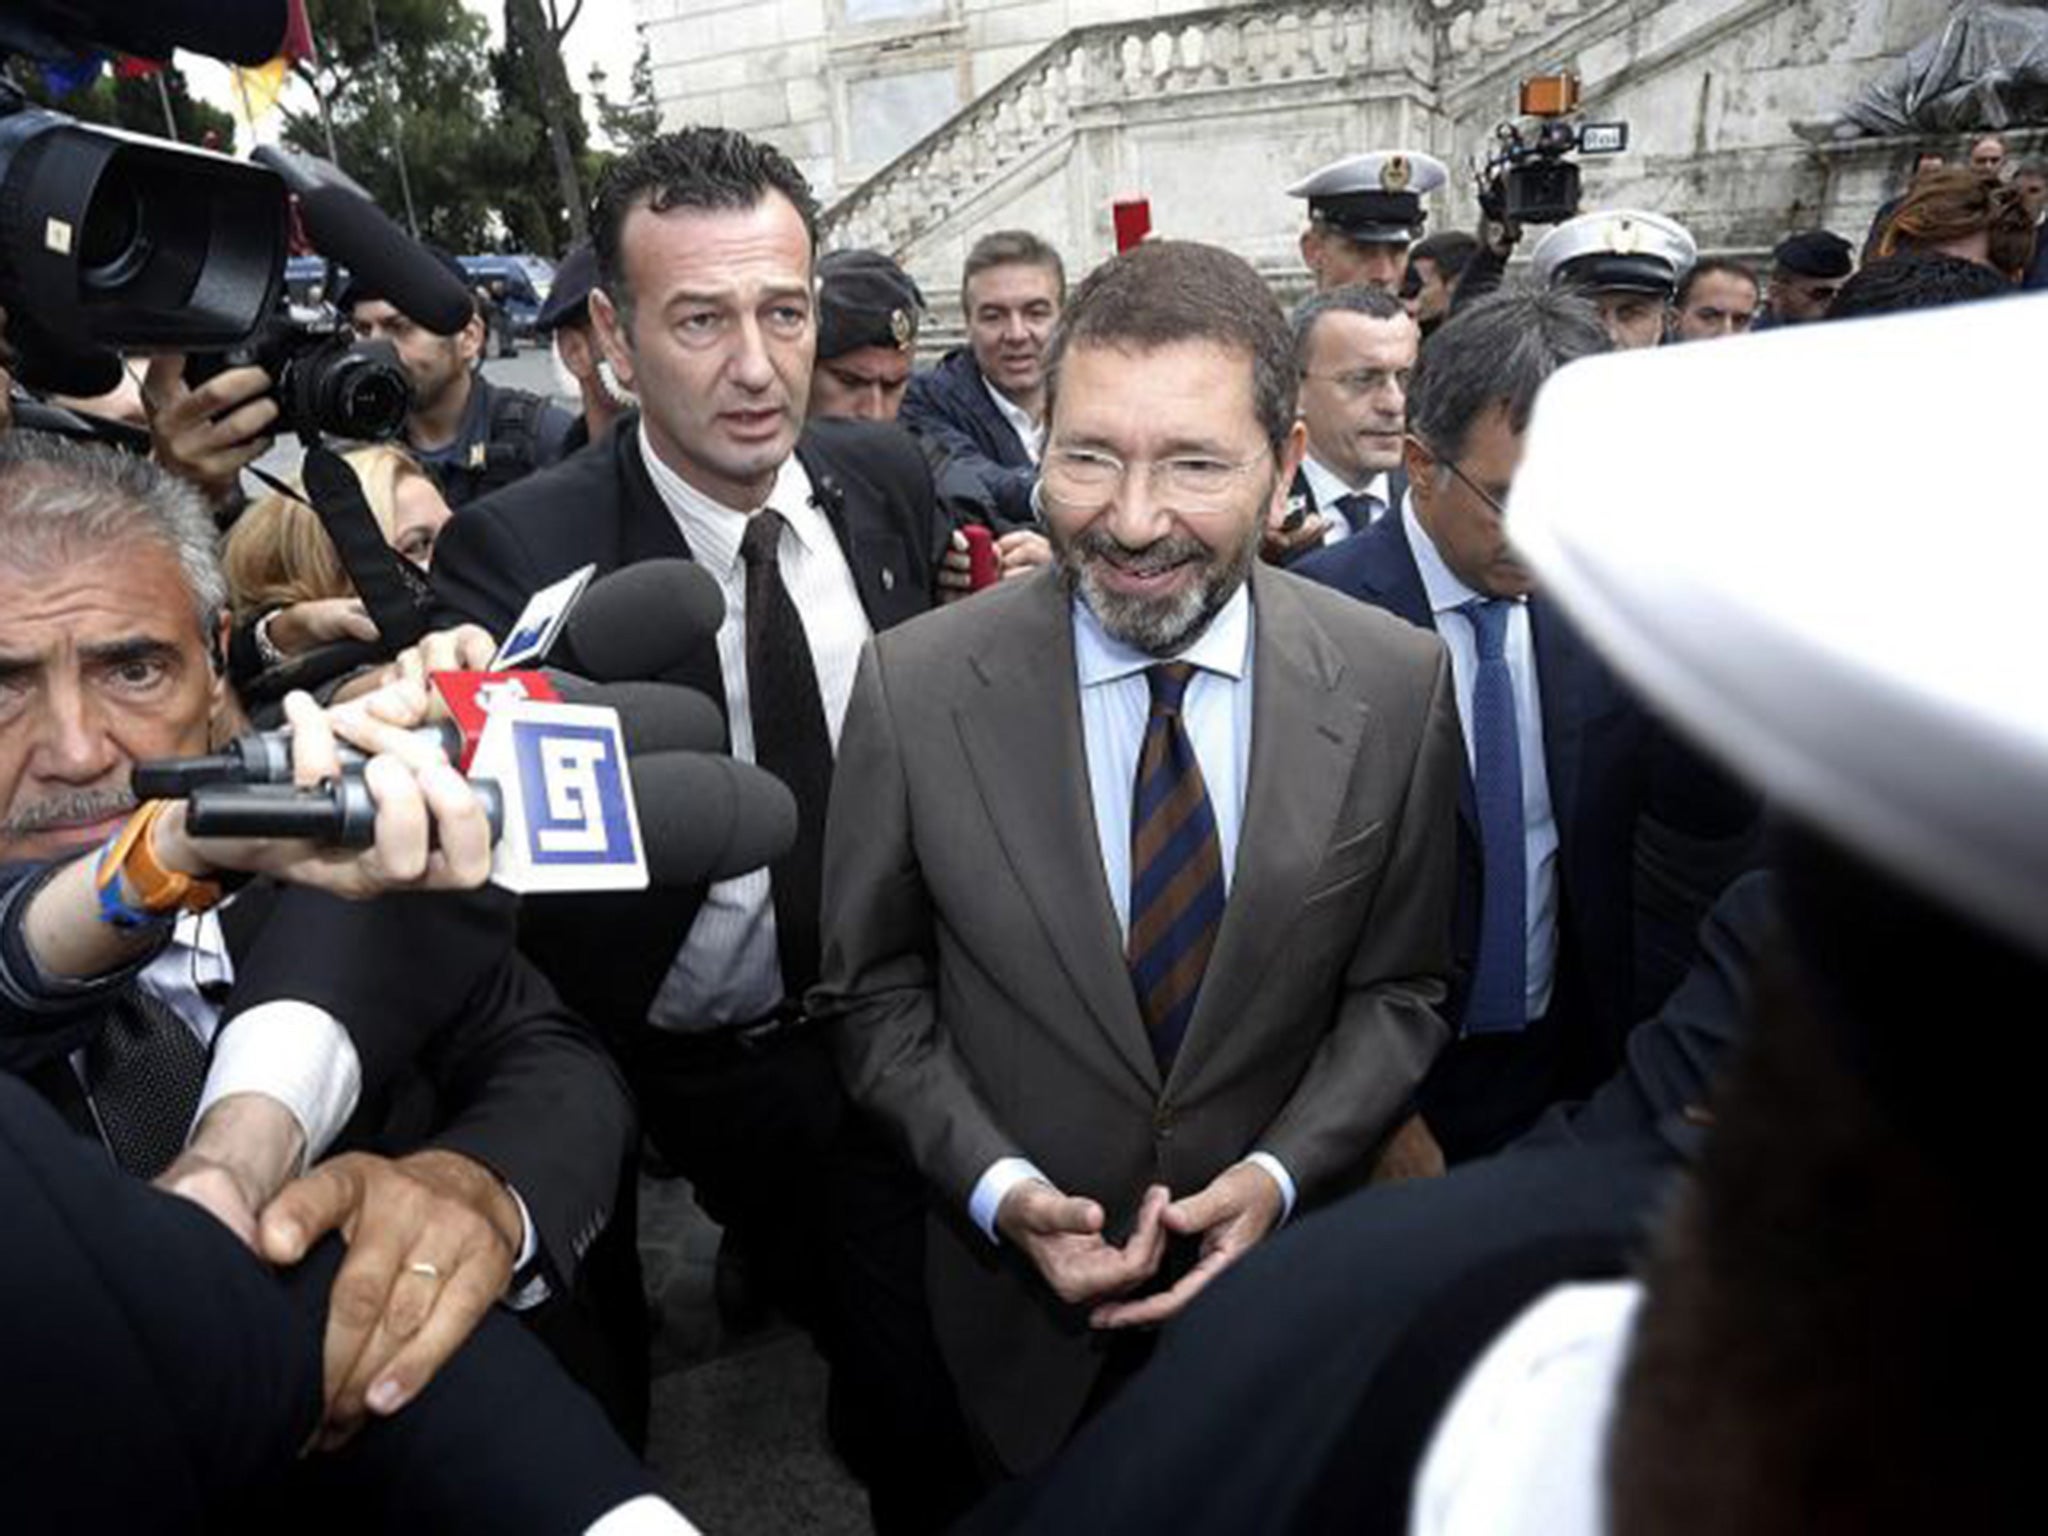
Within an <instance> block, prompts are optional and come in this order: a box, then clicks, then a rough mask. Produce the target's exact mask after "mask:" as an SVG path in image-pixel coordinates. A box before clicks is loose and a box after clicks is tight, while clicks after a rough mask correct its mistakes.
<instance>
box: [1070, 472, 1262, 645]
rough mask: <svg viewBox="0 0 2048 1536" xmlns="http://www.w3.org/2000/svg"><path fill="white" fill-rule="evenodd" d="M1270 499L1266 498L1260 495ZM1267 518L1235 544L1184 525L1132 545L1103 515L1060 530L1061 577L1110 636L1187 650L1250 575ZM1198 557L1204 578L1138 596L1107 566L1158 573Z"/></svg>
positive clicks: (1253, 524) (1255, 521) (1126, 641)
mask: <svg viewBox="0 0 2048 1536" xmlns="http://www.w3.org/2000/svg"><path fill="white" fill-rule="evenodd" d="M1259 504H1260V506H1262V507H1263V506H1264V504H1265V502H1264V499H1262V500H1261V501H1260V503H1259ZM1260 532H1261V519H1259V518H1258V517H1253V518H1252V519H1251V520H1250V523H1249V525H1248V527H1247V530H1246V533H1245V537H1244V538H1243V539H1242V540H1240V541H1239V542H1238V543H1237V544H1236V545H1234V546H1231V547H1228V548H1224V549H1212V548H1210V547H1209V546H1208V545H1207V544H1204V543H1203V542H1202V541H1201V540H1200V539H1197V538H1195V537H1193V536H1192V535H1190V534H1185V533H1173V534H1168V535H1167V536H1166V537H1164V538H1162V539H1155V540H1154V541H1153V542H1152V543H1150V544H1148V545H1146V546H1145V547H1144V548H1143V549H1126V548H1125V547H1124V546H1123V545H1122V544H1120V543H1118V542H1117V540H1116V538H1115V537H1114V536H1113V535H1112V534H1111V533H1110V532H1109V530H1108V529H1107V528H1106V527H1104V526H1103V522H1102V520H1101V519H1100V518H1098V519H1096V520H1095V521H1094V522H1092V523H1090V524H1089V525H1088V526H1087V527H1085V528H1083V529H1081V530H1080V531H1079V532H1078V533H1075V534H1073V535H1072V536H1071V537H1066V538H1061V537H1058V536H1055V537H1054V539H1053V541H1052V544H1053V552H1054V554H1055V555H1056V556H1057V557H1058V560H1059V572H1060V584H1061V585H1062V586H1063V587H1064V588H1065V589H1066V591H1067V594H1068V596H1070V597H1072V596H1075V595H1078V596H1079V597H1080V599H1081V601H1082V602H1084V603H1086V604H1087V605H1088V611H1089V612H1090V613H1092V614H1094V615H1095V618H1096V621H1097V622H1098V623H1100V624H1101V625H1102V628H1103V631H1104V632H1105V633H1106V634H1108V635H1109V636H1110V638H1111V639H1113V640H1117V641H1120V642H1121V643H1123V644H1125V645H1128V646H1130V647H1132V648H1133V649H1134V650H1140V651H1143V652H1145V654H1146V655H1148V656H1159V657H1167V656H1173V655H1175V654H1177V653H1178V652H1180V651H1182V650H1185V649H1186V648H1187V646H1188V645H1189V644H1191V643H1192V642H1193V641H1194V640H1195V639H1197V638H1198V637H1199V636H1200V635H1201V633H1202V631H1203V630H1205V629H1207V628H1208V627H1209V621H1210V620H1211V619H1213V618H1215V617H1216V615H1217V614H1218V613H1220V612H1221V611H1222V610H1223V605H1224V604H1225V603H1227V602H1229V601H1230V599H1231V598H1232V597H1233V596H1234V595H1236V592H1237V589H1238V588H1239V587H1241V586H1243V585H1244V583H1245V579H1246V578H1247V577H1248V576H1250V574H1251V569H1252V566H1253V564H1254V563H1255V562H1256V561H1257V560H1258V558H1259V534H1260ZM1195 561H1200V562H1201V563H1202V573H1201V579H1200V580H1199V581H1196V582H1193V583H1191V584H1190V585H1188V586H1187V587H1185V588H1183V589H1182V590H1180V591H1178V592H1174V593H1170V594H1168V595H1166V596H1163V597H1152V598H1148V597H1136V596H1133V595H1131V594H1129V593H1125V592H1118V591H1115V590H1114V589H1112V588H1111V587H1110V586H1109V584H1108V583H1107V582H1105V581H1104V580H1103V579H1102V567H1103V566H1104V565H1105V564H1108V565H1114V566H1116V567H1117V568H1119V569H1120V570H1123V571H1127V572H1130V573H1133V574H1136V575H1156V574H1158V573H1159V572H1161V571H1168V570H1171V569H1173V568H1174V567H1175V566H1177V565H1183V564H1188V563H1192V562H1195Z"/></svg>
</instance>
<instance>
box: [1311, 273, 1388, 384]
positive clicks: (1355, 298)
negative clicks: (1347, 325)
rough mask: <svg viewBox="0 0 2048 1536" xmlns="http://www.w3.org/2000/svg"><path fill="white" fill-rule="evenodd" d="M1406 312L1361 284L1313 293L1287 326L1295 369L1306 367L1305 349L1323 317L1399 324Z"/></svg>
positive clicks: (1374, 289)
mask: <svg viewBox="0 0 2048 1536" xmlns="http://www.w3.org/2000/svg"><path fill="white" fill-rule="evenodd" d="M1407 313H1408V308H1407V306H1406V305H1404V304H1403V303H1402V302H1401V301H1400V300H1399V299H1397V298H1395V297H1394V296H1393V295H1392V294H1391V293H1387V292H1385V291H1384V290H1382V289H1378V288H1369V287H1367V286H1366V285H1365V284H1364V283H1346V284H1345V285H1344V286H1343V287H1341V288H1326V289H1324V290H1323V291H1322V292H1321V293H1312V294H1310V295H1309V296H1308V297H1307V298H1305V299H1303V300H1302V301H1301V302H1300V303H1299V304H1297V305H1295V306H1294V314H1293V315H1292V316H1291V317H1290V318H1289V320H1288V324H1289V325H1290V326H1291V327H1292V328H1293V331H1294V367H1295V371H1296V372H1297V373H1298V372H1300V371H1301V370H1302V369H1304V368H1306V367H1307V366H1308V346H1309V343H1310V342H1311V341H1312V340H1314V339H1315V334H1316V322H1317V321H1318V320H1320V319H1322V318H1323V316H1325V315H1335V314H1345V315H1364V316H1365V317H1366V318H1367V319H1368V320H1399V319H1401V318H1402V317H1404V316H1405V315H1406V314H1407Z"/></svg>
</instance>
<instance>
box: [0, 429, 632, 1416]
mask: <svg viewBox="0 0 2048 1536" xmlns="http://www.w3.org/2000/svg"><path fill="white" fill-rule="evenodd" d="M212 543H213V534H212V528H211V526H210V524H209V522H208V520H207V518H206V516H205V514H204V512H203V510H202V509H201V507H200V505H199V502H198V498H197V497H196V496H195V495H194V494H193V492H192V491H191V490H190V489H189V488H188V487H185V486H182V485H180V484H179V483H178V482H177V481H175V480H174V479H173V478H171V477H170V476H168V475H166V474H164V473H163V472H162V471H160V470H159V469H157V468H155V467H153V466H151V465H150V464H148V463H147V462H145V461H143V460H140V459H136V458H131V457H129V456H126V455H123V454H120V453H117V452H115V451H113V450H110V449H105V448H99V447H85V446H81V445H78V444H74V443H69V442H65V441H62V440H58V439H55V438H50V437H46V436H43V435H41V434H34V433H25V432H13V433H9V434H7V435H6V436H5V437H0V1069H4V1070H6V1071H8V1072H12V1073H15V1074H18V1075H20V1076H22V1077H23V1078H24V1079H25V1080H27V1081H29V1082H30V1083H31V1084H32V1085H33V1086H35V1087H36V1088H37V1089H38V1090H39V1091H40V1092H42V1093H43V1095H44V1096H45V1097H46V1098H48V1099H49V1100H50V1102H51V1103H52V1104H53V1105H54V1106H55V1107H56V1108H57V1109H58V1110H59V1111H60V1113H62V1114H64V1116H65V1117H66V1118H67V1119H69V1120H70V1121H71V1123H72V1124H73V1126H74V1128H75V1129H78V1130H79V1131H80V1132H82V1133H84V1134H87V1135H90V1136H94V1137H96V1138H98V1139H99V1140H101V1141H103V1142H104V1143H105V1144H106V1146H107V1148H108V1150H109V1151H110V1152H111V1153H112V1154H113V1156H114V1158H115V1160H116V1161H117V1163H118V1164H119V1165H120V1166H121V1167H123V1168H124V1169H125V1170H127V1171H129V1172H131V1173H133V1174H135V1175H136V1176H138V1177H143V1178H152V1179H155V1180H157V1181H158V1183H159V1184H160V1186H161V1187H163V1188H165V1189H168V1190H170V1191H172V1192H173V1193H176V1194H179V1195H182V1196H184V1197H186V1198H188V1199H190V1200H192V1201H194V1202H195V1203H197V1204H199V1205H201V1206H202V1207H204V1208H205V1209H206V1210H208V1211H209V1212H210V1213H212V1214H213V1215H214V1216H216V1217H217V1218H218V1219H219V1220H220V1221H221V1222H222V1223H223V1224H224V1225H226V1226H227V1227H228V1228H229V1230H231V1231H232V1232H233V1233H234V1234H235V1235H236V1236H237V1237H238V1238H240V1239H241V1240H242V1241H243V1242H244V1243H245V1244H246V1245H248V1246H249V1247H250V1248H251V1249H252V1250H253V1251H255V1252H256V1253H258V1254H259V1255H260V1256H261V1257H263V1258H265V1259H267V1260H268V1261H270V1262H272V1263H275V1264H286V1265H289V1264H294V1263H296V1262H297V1261H298V1260H299V1259H300V1258H301V1257H302V1256H303V1255H304V1254H305V1253H306V1252H307V1250H308V1248H309V1247H310V1246H311V1245H312V1244H313V1243H314V1242H315V1241H317V1240H318V1238H319V1237H320V1236H321V1235H323V1234H324V1233H326V1232H329V1231H341V1232H343V1233H344V1234H345V1235H346V1237H347V1241H348V1244H349V1256H348V1260H347V1262H346V1263H345V1265H344V1266H343V1270H342V1273H341V1276H340V1279H339V1280H338V1282H337V1288H336V1294H335V1301H334V1305H333V1309H332V1311H331V1313H330V1315H329V1318H328V1324H327V1353H328V1359H329V1362H330V1365H331V1366H332V1369H331V1370H330V1372H329V1388H330V1391H329V1395H328V1398H327V1402H326V1416H327V1428H328V1433H329V1435H330V1437H339V1436H345V1435H346V1434H348V1433H349V1432H350V1431H351V1430H352V1429H353V1428H354V1426H355V1425H356V1424H358V1423H359V1422H361V1420H362V1418H363V1417H364V1415H365V1414H366V1413H367V1414H375V1415H380V1416H381V1415H388V1414H390V1413H393V1412H395V1411H397V1410H398V1409H399V1408H400V1407H401V1406H403V1405H404V1404H405V1403H407V1402H409V1401H411V1400H412V1399H413V1398H414V1397H415V1396H416V1395H417V1394H418V1392H419V1391H420V1389H421V1388H422V1387H423V1386H424V1385H425V1384H426V1382H427V1381H428V1380H429V1379H430V1378H431V1377H432V1375H433V1373H434V1372H435V1370H436V1369H438V1367H439V1366H440V1364H441V1363H442V1362H443V1361H444V1360H445V1359H446V1358H447V1357H448V1355H449V1353H450V1352H451V1351H452V1350H453V1349H454V1348H455V1347H456V1346H457V1345H458V1344H460V1343H461V1341H462V1340H463V1339H464V1338H465V1337H466V1336H467V1335H468V1334H469V1332H470V1331H471V1330H472V1329H473V1328H474V1327H475V1326H476V1324H477V1322H478V1320H479V1319H480V1318H481V1317H482V1316H483V1314H484V1313H485V1312H486V1311H487V1310H488V1309H489V1308H490V1307H491V1306H492V1305H493V1304H494V1303H496V1302H498V1301H500V1300H505V1299H508V1298H510V1299H511V1300H512V1302H513V1304H514V1305H526V1304H533V1303H537V1302H539V1301H542V1300H545V1299H548V1298H560V1297H563V1296H565V1295H567V1294H568V1293H569V1292H570V1291H571V1290H572V1289H573V1288H574V1286H575V1284H576V1281H577V1278H578V1268H579V1264H580V1261H581V1259H582V1257H583V1255H584V1253H585V1252H586V1251H587V1250H588V1248H589V1246H590V1244H591V1242H592V1240H593V1239H594V1237H595V1235H596V1234H597V1233H598V1232H599V1231H601V1230H602V1229H603V1227H604V1226H605V1224H606V1222H607V1220H608V1217H609V1211H610V1210H611V1209H612V1208H613V1206H614V1205H615V1203H616V1200H617V1194H618V1190H619V1187H620V1180H621V1177H622V1174H623V1171H624V1169H625V1166H626V1158H627V1155H628V1151H629V1149H630V1143H631V1135H632V1130H631V1126H632V1117H631V1112H630V1109H629V1107H628V1105H627V1103H626V1100H625V1097H624V1094H623V1090H622V1088H621V1086H620V1084H619V1081H618V1078H617V1076H616V1073H615V1072H614V1071H613V1069H612V1068H611V1066H610V1064H609V1063H608V1061H607V1060H606V1059H605V1057H604V1056H603V1054H602V1052H601V1051H600V1050H599V1049H598V1048H597V1047H596V1046H595V1044H594V1043H593V1042H591V1041H590V1040H589V1039H588V1038H587V1036H586V1034H585V1032H584V1030H583V1029H582V1027H581V1025H580V1024H579V1023H578V1022H577V1021H576V1020H575V1019H574V1018H573V1017H572V1016H571V1015H569V1014H568V1013H567V1012H566V1011H565V1010H564V1009H563V1008H562V1006H561V1004H560V1003H559V1002H558V1001H557V1000H556V998H555V996H554V994H553V992H552V991H551V989H549V988H548V986H547V985H546V983H545V982H543V981H542V980H541V979H540V977H539V976H538V975H537V974H536V973H535V972H533V971H532V970H531V969H529V968H528V967H526V966H525V965H524V963H523V962H521V961H519V960H518V959H517V958H516V957H515V956H514V954H513V952H512V947H511V946H512V937H513V935H512V927H511V913H510V911H509V909H508V905H507V904H506V903H504V902H503V901H501V900H500V899H498V898H497V897H496V896H495V895H491V896H485V895H478V896H473V897H466V898H459V899H458V898H456V897H454V896H452V895H434V896H428V895H426V894H410V893H415V892H417V893H426V892H454V891H458V890H466V889H470V888H473V887H476V886H477V885H479V884H480V883H481V882H482V881H483V880H484V879H485V878H486V877H487V875H488V873H489V870H490V866H491V857H492V855H491V831H490V827H489V824H488V822H487V820H486V818H485V815H484V812H483V809H482V806H481V803H480V801H479V799H478V797H477V796H476V795H475V794H474V793H473V792H472V791H471V790H470V789H469V788H468V787H467V786H466V785H465V783H464V782H463V780H462V779H461V777H460V776H459V775H458V774H457V773H456V772H455V770H454V769H453V768H451V767H450V766H449V764H448V763H447V761H446V759H445V758H444V757H443V756H442V755H441V753H440V751H439V750H438V748H430V747H423V746H422V745H421V743H420V742H418V741H416V740H415V739H413V738H412V737H410V736H408V735H407V734H406V733H405V731H404V730H403V729H402V728H404V727H409V726H411V725H414V724H417V723H419V722H420V721H421V720H422V719H423V718H424V716H425V712H426V694H425V691H424V689H423V688H421V687H420V686H419V684H418V683H417V682H416V681H411V682H404V683H401V684H399V685H397V686H395V687H394V688H392V689H389V690H385V691H383V692H381V693H379V694H378V695H376V696H375V697H372V698H366V699H364V700H362V701H361V702H360V703H358V704H357V705H355V706H352V707H350V708H348V709H344V710H338V711H335V712H333V713H331V714H329V713H325V712H322V711H321V710H319V709H318V708H316V707H315V706H313V705H312V703H311V702H310V700H308V699H306V698H305V697H304V696H302V695H294V696H293V697H292V698H290V699H289V700H288V701H287V715H288V717H289V719H290V722H291V725H292V727H293V740H292V750H293V754H294V770H295V777H296V780H297V782H299V783H301V784H312V783H316V782H320V781H323V780H327V779H331V778H333V777H335V776H337V775H338V774H339V773H340V771H341V770H340V763H339V759H338V756H337V753H336V747H335V742H336V739H337V737H339V738H341V739H343V740H346V741H348V742H350V743H351V744H353V745H354V746H356V747H358V748H360V749H362V750H363V751H364V752H365V753H366V754H367V755H369V762H368V763H367V765H366V767H365V768H364V770H363V777H364V780H365V782H366V785H367V788H368V790H369V792H370V795H371V797H372V798H373V799H374V801H375V803H376V807H377V816H376V826H375V841H374V843H373V845H372V846H371V847H369V848H367V849H364V850H361V851H354V850H347V849H339V848H333V847H327V846H323V845H320V844H318V843H314V842H309V841H296V840H257V839H237V840H232V841H229V840H220V839H208V838H196V837H194V836H193V835H192V834H191V833H190V832H189V831H188V830H187V825H186V814H185V812H186V807H185V803H184V802H182V801H153V802H150V803H148V804H145V805H142V806H140V807H138V806H137V804H136V797H135V794H134V791H133V789H132V787H131V784H130V771H131V768H132V767H133V765H134V763H135V762H136V761H137V760H139V759H144V758H156V757H187V756H191V755H193V754H195V753H199V752H203V751H204V750H206V749H207V747H208V746H209V744H210V743H211V742H214V741H217V740H219V739H220V738H221V736H222V735H224V734H225V733H227V732H228V731H231V730H233V729H236V728H238V726H239V723H240V722H239V711H238V710H237V708H236V706H235V703H234V700H233V696H232V694H231V693H230V691H229V689H228V687H227V685H226V681H225V678H224V676H223V661H224V658H223V650H224V646H225V630H226V623H225V620H226V615H225V612H224V607H223V601H224V590H225V589H224V583H223V580H222V578H221V575H220V571H219V567H218V565H217V564H216V562H215V560H214V557H213V552H212ZM250 877H254V878H250ZM400 893H408V894H400ZM336 897H352V898H380V899H374V900H369V899H358V900H351V901H341V900H337V899H335V898H336ZM343 1146H346V1147H348V1148H350V1149H351V1150H348V1151H346V1152H343V1153H341V1154H340V1155H336V1156H333V1157H329V1158H327V1159H326V1160H324V1161H322V1160H321V1159H322V1156H323V1154H324V1153H327V1152H328V1151H329V1150H330V1149H331V1148H336V1147H343ZM309 1164H310V1165H312V1166H311V1170H310V1172H307V1171H306V1169H307V1167H308V1165H309ZM579 1318H580V1314H577V1313H574V1312H573V1311H572V1312H564V1311H562V1310H561V1309H559V1308H555V1309H550V1311H549V1312H548V1313H543V1314H541V1315H538V1316H537V1317H536V1319H535V1323H536V1328H537V1331H539V1332H541V1333H542V1334H543V1336H546V1337H549V1338H550V1341H551V1342H557V1343H558V1344H559V1345H560V1346H561V1348H562V1351H563V1353H564V1354H565V1355H567V1356H570V1357H575V1358H581V1359H584V1360H586V1361H587V1362H588V1365H589V1369H590V1370H591V1372H593V1373H594V1375H593V1378H592V1381H591V1382H587V1384H594V1385H595V1387H597V1388H600V1389H601V1388H602V1386H603V1380H604V1378H603V1376H602V1372H603V1371H604V1370H605V1369H606V1365H605V1362H604V1361H603V1360H601V1359H600V1358H598V1357H597V1356H596V1355H595V1354H594V1353H590V1354H586V1353H585V1350H586V1347H587V1346H588V1345H589V1341H588V1338H587V1335H585V1336H584V1337H583V1341H582V1342H578V1341H577V1339H576V1338H575V1337H572V1335H575V1334H576V1333H577V1330H578V1329H580V1328H582V1327H583V1326H584V1325H583V1324H582V1323H581V1322H580V1321H579Z"/></svg>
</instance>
